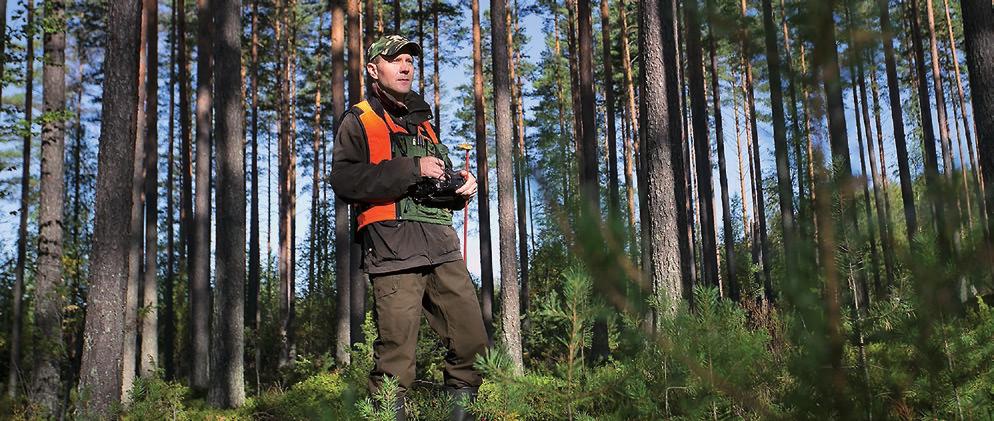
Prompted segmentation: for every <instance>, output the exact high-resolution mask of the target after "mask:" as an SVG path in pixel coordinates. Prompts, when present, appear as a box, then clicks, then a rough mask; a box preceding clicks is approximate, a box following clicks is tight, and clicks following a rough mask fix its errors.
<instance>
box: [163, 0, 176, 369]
mask: <svg viewBox="0 0 994 421" xmlns="http://www.w3.org/2000/svg"><path fill="white" fill-rule="evenodd" d="M176 4H177V1H176V0H172V16H171V18H172V19H171V20H170V22H169V25H170V27H169V120H168V121H169V137H168V139H169V146H168V151H169V152H167V155H166V156H167V158H166V280H165V281H166V282H165V285H164V287H163V291H162V298H163V300H164V302H163V303H162V312H163V317H162V325H163V327H162V357H163V361H162V367H163V371H164V374H165V379H166V380H173V379H174V378H175V377H174V376H175V370H176V366H175V361H174V360H173V355H174V344H175V340H176V332H175V331H176V322H175V319H176V309H175V302H174V297H173V294H174V287H175V284H174V282H175V281H176V279H175V277H176V272H175V271H176V255H175V252H176V238H175V235H174V230H173V226H174V225H176V220H175V216H174V214H173V212H174V210H175V202H174V200H175V198H174V196H173V194H174V191H173V189H174V185H175V177H174V174H175V168H174V166H175V165H176V161H175V152H176V150H175V141H176V121H175V118H176V113H175V112H176V91H175V89H173V87H175V86H176V67H175V66H176V20H177V16H178V15H179V11H178V10H177V8H176Z"/></svg>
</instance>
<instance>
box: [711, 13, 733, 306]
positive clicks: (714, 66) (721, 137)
mask: <svg viewBox="0 0 994 421" xmlns="http://www.w3.org/2000/svg"><path fill="white" fill-rule="evenodd" d="M711 5H712V3H711V2H710V1H709V2H708V6H709V10H710V11H712V12H713V9H710V6H711ZM713 25H714V24H713V23H712V24H711V25H709V26H708V38H709V42H708V51H709V53H710V59H711V95H712V98H713V100H714V104H713V106H714V136H715V141H716V142H717V145H716V146H717V150H718V180H719V183H720V184H721V211H722V216H723V218H722V221H723V225H722V228H723V230H722V234H723V235H724V237H725V267H726V268H728V276H727V277H726V278H725V285H727V287H724V288H722V291H723V294H722V295H724V296H727V297H729V298H731V299H732V300H733V301H738V300H739V298H740V293H739V282H738V273H737V271H736V261H735V232H734V231H733V227H732V218H733V215H732V204H731V200H730V199H729V196H730V195H729V193H728V171H727V169H726V168H727V167H726V165H727V161H726V160H725V134H724V132H723V130H722V129H723V127H722V115H721V86H720V85H719V83H718V80H719V75H718V57H717V41H715V38H714V33H713V32H712V27H713Z"/></svg>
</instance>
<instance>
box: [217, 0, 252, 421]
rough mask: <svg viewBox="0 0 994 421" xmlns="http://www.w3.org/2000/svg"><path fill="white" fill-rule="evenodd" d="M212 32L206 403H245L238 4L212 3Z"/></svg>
mask: <svg viewBox="0 0 994 421" xmlns="http://www.w3.org/2000/svg"><path fill="white" fill-rule="evenodd" d="M213 1H214V2H213V4H212V8H213V10H212V11H213V15H214V17H215V24H216V25H217V26H216V28H217V31H216V32H215V33H214V35H215V38H214V39H215V45H217V48H216V50H214V54H215V56H216V57H217V65H216V66H215V67H214V78H215V80H216V81H217V85H216V86H217V91H216V92H217V111H216V112H217V125H216V126H215V132H214V133H215V136H216V139H217V161H218V162H217V183H218V185H219V186H224V188H222V189H219V190H218V195H217V245H218V247H217V281H216V283H215V291H216V293H217V295H216V297H217V298H216V299H215V300H214V326H213V329H212V336H211V371H210V372H211V384H210V393H209V394H208V402H210V404H211V405H212V406H214V407H218V408H236V407H239V406H241V405H242V404H243V403H244V402H245V381H244V376H245V375H244V371H245V370H244V357H243V356H244V353H245V338H244V331H245V323H244V315H245V295H244V293H245V149H244V148H243V146H242V145H243V140H242V139H244V129H245V111H244V110H245V107H244V104H245V101H244V99H245V98H244V91H243V90H242V73H241V67H242V21H241V11H242V2H241V0H213Z"/></svg>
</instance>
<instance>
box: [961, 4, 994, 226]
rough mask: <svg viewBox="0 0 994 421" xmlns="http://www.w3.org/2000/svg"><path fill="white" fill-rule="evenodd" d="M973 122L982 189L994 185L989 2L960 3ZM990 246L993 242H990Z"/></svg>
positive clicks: (991, 204)
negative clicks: (981, 175)
mask: <svg viewBox="0 0 994 421" xmlns="http://www.w3.org/2000/svg"><path fill="white" fill-rule="evenodd" d="M960 4H961V5H962V9H963V35H964V38H965V39H966V65H967V69H968V70H969V72H968V74H969V77H970V88H971V89H970V92H971V96H970V97H971V100H972V103H973V120H974V121H973V122H974V125H975V127H976V129H977V152H978V156H979V158H980V162H979V164H980V166H979V171H981V173H982V174H983V178H982V180H981V181H982V183H983V184H982V185H991V183H994V119H991V118H990V116H991V115H994V10H992V8H991V7H990V4H988V2H987V0H960ZM986 201H987V203H986V204H987V224H988V225H987V232H988V233H994V195H988V196H987V197H986ZM988 243H990V239H989V238H988Z"/></svg>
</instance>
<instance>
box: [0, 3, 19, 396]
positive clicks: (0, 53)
mask: <svg viewBox="0 0 994 421" xmlns="http://www.w3.org/2000/svg"><path fill="white" fill-rule="evenodd" d="M6 33H7V0H0V34H6ZM6 66H7V37H6V36H2V37H0V80H3V74H4V71H3V69H4V68H6ZM0 105H3V84H0ZM12 378H13V377H12ZM15 385H16V384H15ZM9 390H12V389H8V391H9ZM8 393H9V392H8Z"/></svg>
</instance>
